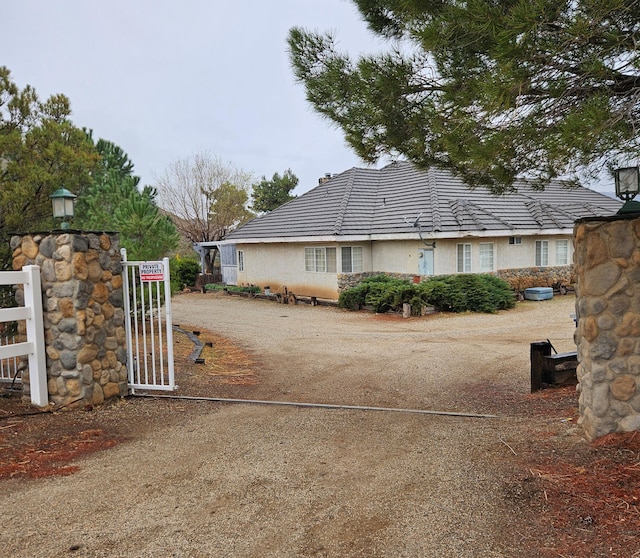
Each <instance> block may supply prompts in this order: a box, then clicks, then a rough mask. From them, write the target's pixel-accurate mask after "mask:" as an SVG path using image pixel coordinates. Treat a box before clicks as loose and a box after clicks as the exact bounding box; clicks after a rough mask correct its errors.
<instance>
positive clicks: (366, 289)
mask: <svg viewBox="0 0 640 558" xmlns="http://www.w3.org/2000/svg"><path fill="white" fill-rule="evenodd" d="M405 303H409V304H410V305H411V312H412V314H419V313H420V311H421V308H422V307H423V306H428V305H431V306H435V307H436V308H437V309H438V310H441V311H445V312H467V311H470V312H496V311H498V310H504V309H507V308H512V307H513V306H514V305H515V298H514V296H513V292H512V290H511V289H510V287H509V284H508V283H507V282H506V281H504V280H502V279H500V278H498V277H495V276H493V275H484V274H481V275H472V274H465V275H447V276H441V277H432V278H430V279H428V280H427V281H425V282H423V283H420V284H413V283H410V282H409V281H408V280H403V279H395V278H393V277H389V276H386V275H376V276H375V277H369V278H367V279H365V280H364V281H363V282H362V283H361V284H360V285H358V286H357V287H354V288H352V289H348V290H346V291H344V292H342V293H341V294H340V298H339V300H338V305H339V306H340V307H341V308H346V309H348V310H358V309H360V308H362V307H363V306H365V305H369V306H372V307H373V310H374V311H375V312H387V311H389V310H394V311H400V310H401V309H402V305H403V304H405Z"/></svg>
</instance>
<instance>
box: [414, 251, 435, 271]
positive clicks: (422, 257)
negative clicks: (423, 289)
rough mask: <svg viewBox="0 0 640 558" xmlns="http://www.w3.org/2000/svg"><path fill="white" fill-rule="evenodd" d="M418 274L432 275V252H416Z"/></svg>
mask: <svg viewBox="0 0 640 558" xmlns="http://www.w3.org/2000/svg"><path fill="white" fill-rule="evenodd" d="M418 274H419V275H433V274H434V271H433V250H432V249H431V250H425V249H422V250H419V251H418Z"/></svg>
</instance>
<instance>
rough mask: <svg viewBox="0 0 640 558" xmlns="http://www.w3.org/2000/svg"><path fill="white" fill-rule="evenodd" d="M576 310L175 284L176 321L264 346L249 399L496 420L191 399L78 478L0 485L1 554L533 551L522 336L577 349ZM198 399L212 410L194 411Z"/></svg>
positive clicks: (87, 464)
mask: <svg viewBox="0 0 640 558" xmlns="http://www.w3.org/2000/svg"><path fill="white" fill-rule="evenodd" d="M572 311H573V299H572V298H571V297H562V298H557V299H553V300H551V301H545V302H540V303H536V302H525V303H522V304H519V305H518V307H517V308H516V309H515V310H512V311H509V312H504V313H500V314H498V315H463V316H431V317H428V318H420V319H417V318H415V319H414V318H412V319H409V320H403V319H402V318H398V317H395V316H387V315H384V316H374V315H369V314H361V313H358V314H354V313H346V312H343V311H340V310H336V309H331V308H312V307H310V306H285V305H278V304H275V303H272V302H268V301H259V300H247V299H241V298H236V297H225V296H214V295H188V296H180V297H176V298H175V299H174V322H175V323H179V324H181V325H183V326H186V325H188V324H190V325H194V326H196V325H197V326H199V327H201V328H206V329H210V330H212V331H215V332H217V333H221V334H224V335H225V336H227V337H229V338H231V339H233V340H235V341H236V342H237V343H238V344H240V345H242V346H243V347H245V348H246V349H248V350H250V351H251V352H252V353H253V354H254V355H255V356H256V357H257V358H258V359H259V362H260V370H259V371H258V378H259V382H258V384H257V385H256V386H251V387H249V388H248V390H247V392H246V397H247V398H252V399H271V400H284V399H286V400H289V401H306V402H317V403H334V404H346V405H369V406H377V407H401V408H417V409H430V410H444V411H460V412H468V413H496V414H498V415H499V418H495V419H472V418H458V417H450V416H438V415H418V414H408V413H394V412H380V411H369V412H368V411H353V410H327V409H311V408H294V407H278V406H261V405H251V404H229V405H224V404H223V405H221V404H210V403H199V402H185V407H184V413H183V416H182V418H181V420H179V421H178V423H177V425H173V426H172V427H171V428H165V429H160V430H157V431H152V432H150V433H149V434H147V435H145V436H144V437H142V438H140V439H135V440H133V441H131V442H129V443H125V444H122V445H120V446H117V447H116V448H114V449H112V450H109V451H108V452H104V453H102V454H99V455H96V456H94V457H91V458H88V459H86V460H85V461H84V462H83V463H82V469H81V471H80V472H79V473H77V474H75V475H73V476H70V477H63V478H48V479H42V480H33V481H24V480H22V481H15V482H7V483H3V484H2V485H0V509H2V510H3V524H4V528H3V530H2V532H1V534H0V544H1V545H2V546H1V547H0V548H2V550H0V555H6V556H15V557H33V558H37V557H45V556H46V557H49V556H55V557H57V556H60V557H62V556H70V555H73V556H91V557H102V556H104V557H107V556H109V557H114V556H123V557H124V556H127V557H137V556H139V557H147V556H149V557H150V556H154V557H157V556H176V557H200V556H202V557H205V556H215V557H218V556H220V557H256V558H258V557H265V556H273V557H352V556H353V557H355V556H361V557H368V558H369V557H383V556H384V557H427V556H428V557H520V556H522V557H527V556H537V555H538V553H537V550H536V549H533V548H524V547H522V545H521V536H520V534H519V530H520V529H525V527H524V526H523V525H522V524H521V523H520V522H521V520H523V518H524V515H523V510H522V509H520V508H519V506H518V503H517V502H514V501H512V499H510V498H509V496H508V494H507V493H506V492H505V484H504V475H505V474H509V473H510V472H511V471H510V467H511V465H510V462H509V460H510V455H511V454H510V451H509V449H508V448H507V446H506V445H505V444H504V443H503V441H505V442H507V443H509V444H510V445H514V446H516V447H517V443H518V441H519V440H523V439H525V438H526V430H527V422H526V420H525V419H524V418H523V417H522V416H521V415H519V414H518V409H517V408H514V407H513V406H509V405H507V404H506V403H505V401H513V400H515V399H517V398H518V397H521V396H522V395H523V394H526V393H527V392H528V391H529V343H530V342H533V341H540V340H543V339H546V338H549V339H551V341H552V342H553V343H554V345H555V346H556V348H557V349H558V350H560V351H561V350H570V349H571V348H572V346H573V345H572V344H573V340H572V335H573V327H572V326H573V324H572V322H571V320H570V318H569V313H570V312H572ZM177 378H178V382H179V371H178V372H177ZM487 386H488V387H489V389H488V392H489V394H490V395H489V396H487V395H486V394H487ZM514 398H515V399H514ZM195 405H197V406H202V405H207V406H211V411H210V412H207V413H202V412H199V413H189V409H190V408H193V407H192V406H195ZM199 408H200V407H199ZM3 553H4V554H3Z"/></svg>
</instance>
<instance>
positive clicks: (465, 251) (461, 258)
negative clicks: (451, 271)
mask: <svg viewBox="0 0 640 558" xmlns="http://www.w3.org/2000/svg"><path fill="white" fill-rule="evenodd" d="M461 263H462V269H461V268H460V267H461V266H460V264H461ZM471 269H472V260H471V244H469V243H464V242H459V243H458V244H456V273H471Z"/></svg>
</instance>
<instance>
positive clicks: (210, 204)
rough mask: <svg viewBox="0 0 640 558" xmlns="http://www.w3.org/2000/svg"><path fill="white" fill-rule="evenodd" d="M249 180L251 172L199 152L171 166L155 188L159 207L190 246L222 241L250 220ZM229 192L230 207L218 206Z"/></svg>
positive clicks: (226, 197)
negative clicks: (248, 203) (231, 200)
mask: <svg viewBox="0 0 640 558" xmlns="http://www.w3.org/2000/svg"><path fill="white" fill-rule="evenodd" d="M252 179H253V177H252V176H251V174H250V173H247V172H245V171H242V170H240V169H238V168H236V167H235V166H234V165H233V164H231V163H224V162H222V161H221V160H220V158H218V157H215V156H212V155H210V154H209V153H207V152H199V153H196V154H194V155H192V156H190V157H188V158H186V159H180V160H177V161H176V162H174V163H172V164H171V165H170V166H169V167H168V169H167V170H166V171H165V173H164V175H163V176H162V177H161V178H160V179H159V180H158V181H157V184H156V187H157V190H158V194H159V204H160V206H161V207H162V208H163V209H164V210H165V211H167V212H168V213H169V214H170V216H171V218H172V219H173V221H174V223H175V225H176V228H177V229H178V230H179V231H180V233H181V234H182V235H183V236H184V237H185V238H187V239H188V240H189V241H190V242H192V243H196V242H212V241H217V240H222V239H223V238H224V236H225V235H226V234H227V233H228V232H230V231H232V230H233V229H234V228H236V227H238V226H239V225H241V224H242V223H244V222H246V221H247V220H248V219H250V218H251V217H252V214H251V212H250V211H248V210H247V207H246V204H247V201H248V199H249V192H250V190H251V182H252ZM230 191H231V192H234V193H235V194H236V195H235V196H232V199H233V200H234V202H235V203H233V204H232V207H229V204H228V203H224V204H221V203H220V200H221V198H223V199H224V200H228V199H229V197H230V195H229V194H230ZM222 206H224V211H221V207H222ZM213 254H214V255H215V251H214V252H213ZM212 262H213V258H212V257H207V258H206V260H205V264H206V267H207V272H210V271H211V265H212Z"/></svg>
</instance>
